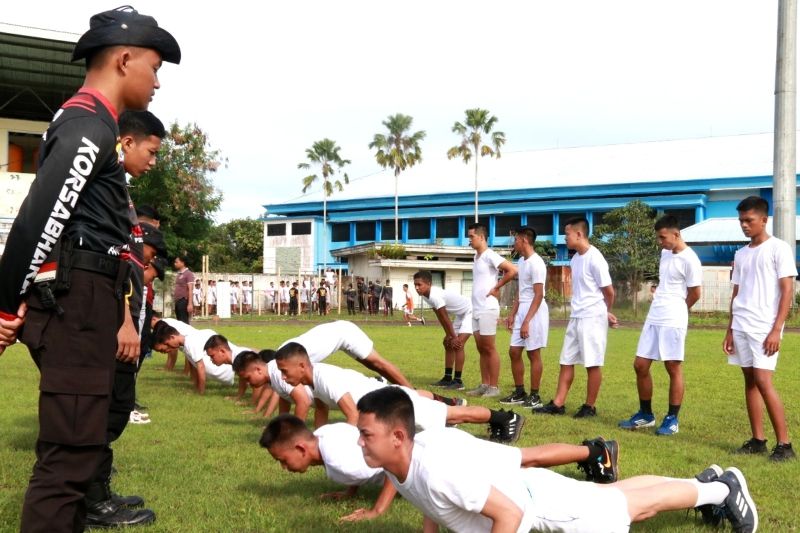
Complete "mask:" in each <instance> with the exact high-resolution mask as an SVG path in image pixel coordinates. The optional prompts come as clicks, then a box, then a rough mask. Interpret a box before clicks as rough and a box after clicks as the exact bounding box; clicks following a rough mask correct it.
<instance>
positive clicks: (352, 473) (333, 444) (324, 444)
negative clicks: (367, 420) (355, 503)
mask: <svg viewBox="0 0 800 533" xmlns="http://www.w3.org/2000/svg"><path fill="white" fill-rule="evenodd" d="M314 435H315V436H316V437H317V439H319V440H318V442H319V453H320V455H322V462H323V464H324V466H325V474H326V475H327V476H328V479H330V480H331V481H333V482H335V483H341V484H342V485H347V486H348V487H352V486H358V485H365V484H368V483H376V484H377V483H382V482H383V477H384V476H383V469H382V468H371V467H369V466H368V465H367V463H366V462H365V461H364V454H363V453H362V451H361V446H359V445H358V437H359V433H358V428H357V427H355V426H353V425H351V424H346V423H344V422H338V423H336V424H326V425H324V426H322V427H320V428H319V429H317V430H316V431H315V432H314Z"/></svg>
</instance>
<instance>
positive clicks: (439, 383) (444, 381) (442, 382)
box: [431, 376, 453, 387]
mask: <svg viewBox="0 0 800 533" xmlns="http://www.w3.org/2000/svg"><path fill="white" fill-rule="evenodd" d="M452 382H453V378H451V377H450V376H445V377H443V378H442V379H440V380H439V381H437V382H436V383H431V386H433V387H447V386H448V385H450V384H451V383H452Z"/></svg>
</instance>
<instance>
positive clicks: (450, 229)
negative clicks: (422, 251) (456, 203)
mask: <svg viewBox="0 0 800 533" xmlns="http://www.w3.org/2000/svg"><path fill="white" fill-rule="evenodd" d="M436 238H437V239H457V238H458V219H457V218H437V219H436Z"/></svg>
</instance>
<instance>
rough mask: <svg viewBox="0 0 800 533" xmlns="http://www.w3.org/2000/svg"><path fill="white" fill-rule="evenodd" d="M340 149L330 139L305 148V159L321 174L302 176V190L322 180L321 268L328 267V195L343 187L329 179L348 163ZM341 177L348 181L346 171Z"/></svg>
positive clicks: (303, 164) (305, 165)
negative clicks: (315, 166) (319, 170)
mask: <svg viewBox="0 0 800 533" xmlns="http://www.w3.org/2000/svg"><path fill="white" fill-rule="evenodd" d="M340 149H341V148H340V147H339V146H337V145H336V141H332V140H330V139H322V140H321V141H317V142H315V143H314V144H313V145H311V148H306V159H308V161H310V162H311V163H312V164H314V165H319V166H320V169H321V172H320V173H321V174H322V177H321V178H320V176H318V175H317V174H310V175H308V176H306V177H305V178H303V192H306V191H307V190H308V189H309V188H310V187H311V185H312V184H313V183H314V182H315V181H317V180H320V179H321V180H322V231H323V238H322V242H323V243H324V244H323V246H324V249H323V252H322V261H323V269H327V268H328V196H330V195H331V194H333V189H334V188H336V190H338V191H340V192H341V191H342V190H343V189H344V187H343V186H342V182H341V181H339V180H338V179H336V180H333V181H331V180H332V179H333V178H334V177H335V176H336V174H337V173H339V172H341V171H342V168H344V166H345V165H349V164H350V160H349V159H342V157H341V156H340V155H339V150H340ZM297 168H299V169H304V170H305V169H309V168H311V165H310V164H309V163H306V162H303V163H298V165H297ZM342 177H343V179H344V182H345V183H350V178H348V177H347V173H346V172H342Z"/></svg>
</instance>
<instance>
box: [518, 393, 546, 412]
mask: <svg viewBox="0 0 800 533" xmlns="http://www.w3.org/2000/svg"><path fill="white" fill-rule="evenodd" d="M542 405H544V404H542V399H541V398H540V397H539V395H538V394H533V393H532V394H530V395H529V396H528V397H527V398H525V401H524V402H522V407H529V408H531V409H535V408H536V407H541V406H542Z"/></svg>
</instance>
